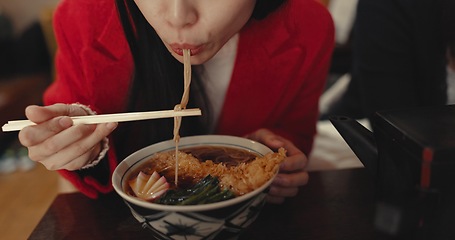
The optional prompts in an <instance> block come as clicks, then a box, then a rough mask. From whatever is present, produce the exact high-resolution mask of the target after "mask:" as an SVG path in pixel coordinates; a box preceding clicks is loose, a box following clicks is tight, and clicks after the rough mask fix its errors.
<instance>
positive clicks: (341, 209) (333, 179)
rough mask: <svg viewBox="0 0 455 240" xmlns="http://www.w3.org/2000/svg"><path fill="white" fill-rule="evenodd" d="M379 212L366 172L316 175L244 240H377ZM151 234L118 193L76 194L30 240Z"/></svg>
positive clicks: (269, 210) (58, 203)
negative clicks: (93, 196)
mask: <svg viewBox="0 0 455 240" xmlns="http://www.w3.org/2000/svg"><path fill="white" fill-rule="evenodd" d="M374 209H375V200H374V189H373V183H372V181H371V179H370V177H369V175H368V172H367V171H366V170H365V169H363V168H359V169H346V170H334V171H321V172H311V173H310V182H309V183H308V185H307V186H305V187H303V188H302V189H301V191H300V192H299V194H298V195H297V196H296V197H294V198H291V199H288V200H287V202H285V203H284V204H282V205H266V206H265V208H264V210H263V212H262V213H261V215H260V216H259V217H258V219H257V220H256V222H254V223H253V224H252V226H251V227H250V228H249V229H248V230H247V231H246V232H245V233H244V235H242V237H241V238H240V239H248V240H253V239H261V240H267V239H273V240H285V239H318V240H319V239H321V240H322V239H324V240H325V239H327V240H329V239H333V240H335V239H336V240H338V239H349V240H356V239H359V240H368V239H375V237H374V226H373V218H374ZM148 231H149V230H147V229H142V227H141V226H140V224H139V223H138V222H137V221H136V219H134V218H133V216H132V215H131V213H130V211H129V209H128V208H127V207H126V205H125V203H124V202H123V201H122V200H121V198H120V197H119V196H118V195H117V194H116V193H112V194H109V195H107V196H105V197H103V198H101V199H99V200H91V199H88V198H87V197H85V196H83V195H82V194H80V193H71V194H62V195H59V196H58V197H57V198H56V199H55V201H54V202H53V203H52V205H51V206H50V208H49V210H48V211H47V212H46V214H45V215H44V217H43V218H42V220H41V221H40V222H39V223H38V225H37V227H36V228H35V230H34V231H33V232H32V234H31V235H30V238H29V239H31V240H33V239H78V240H79V239H87V240H88V239H151V235H149V232H148Z"/></svg>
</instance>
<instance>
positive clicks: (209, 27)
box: [19, 0, 334, 203]
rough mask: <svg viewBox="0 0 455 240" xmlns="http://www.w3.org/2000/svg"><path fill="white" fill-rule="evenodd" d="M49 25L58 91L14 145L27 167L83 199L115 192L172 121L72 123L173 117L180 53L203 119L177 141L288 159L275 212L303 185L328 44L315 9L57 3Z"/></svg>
mask: <svg viewBox="0 0 455 240" xmlns="http://www.w3.org/2000/svg"><path fill="white" fill-rule="evenodd" d="M54 22H55V32H56V37H57V41H58V45H59V51H58V54H57V58H56V64H57V69H58V70H57V71H58V74H57V79H56V81H55V82H54V83H53V84H52V85H51V86H50V87H49V89H48V90H47V91H46V93H45V96H44V100H45V104H46V105H47V106H46V107H38V106H30V107H28V108H27V109H26V115H27V117H28V118H29V119H30V120H32V121H34V122H36V123H38V125H36V126H32V127H27V128H25V129H23V130H22V131H21V132H20V133H19V138H20V141H21V143H22V144H23V145H24V146H26V147H28V149H29V155H30V158H31V159H33V160H35V161H37V162H41V163H42V164H43V165H45V166H46V167H47V168H48V169H51V170H58V171H59V172H60V173H61V174H62V175H63V176H64V177H65V178H67V179H68V180H70V181H71V182H72V183H73V184H74V185H75V186H76V187H77V188H78V189H79V190H80V191H81V192H82V193H84V194H86V195H87V196H89V197H92V198H96V197H97V196H98V194H99V193H107V192H109V191H111V190H112V187H111V184H110V175H111V174H112V172H113V170H114V168H115V166H116V165H117V163H118V161H120V160H121V159H122V158H123V157H125V156H126V155H128V154H130V153H132V152H133V151H135V150H137V149H139V148H141V147H144V146H146V145H149V144H153V143H156V142H158V141H162V140H167V139H171V138H172V134H173V133H172V128H173V120H172V119H163V120H152V121H142V122H132V123H128V124H121V125H120V126H119V128H118V129H116V128H117V124H116V123H108V124H98V125H86V126H72V121H71V119H70V118H69V117H67V116H75V115H87V114H94V113H95V112H96V113H103V114H105V113H116V112H125V111H146V110H147V111H150V110H162V109H173V108H174V106H175V105H176V104H177V103H179V102H180V98H181V96H182V92H183V89H182V88H183V66H182V64H181V62H182V61H183V57H182V49H184V48H185V49H190V50H191V55H192V56H191V62H192V64H194V66H193V68H194V70H195V71H193V72H194V73H195V74H193V77H192V79H193V81H192V83H191V94H190V98H191V99H190V103H189V107H195V106H196V107H200V108H202V109H203V115H204V117H203V118H195V117H192V118H185V119H183V121H182V122H183V123H182V129H181V131H180V135H181V136H187V135H194V134H207V133H216V134H229V135H238V136H246V137H249V138H251V139H253V140H257V141H260V142H262V143H264V144H266V145H268V146H269V147H271V148H272V149H277V148H278V147H285V148H286V149H287V152H288V157H287V158H286V160H285V162H284V163H283V164H282V166H281V170H280V174H279V175H278V177H277V178H276V181H275V182H274V184H273V187H272V189H271V191H270V194H269V201H270V202H274V203H280V202H283V200H284V199H285V198H286V197H290V196H294V195H295V194H296V193H297V191H298V188H299V187H300V186H302V185H304V184H306V182H307V181H308V174H307V172H306V171H305V166H306V163H307V157H306V155H308V153H309V152H310V150H311V146H312V141H313V136H314V134H315V123H316V120H317V118H318V112H317V109H318V106H317V105H318V98H319V96H320V94H321V91H322V89H323V87H324V83H325V76H326V72H327V69H328V64H329V60H330V56H331V53H332V48H333V42H334V40H333V23H332V20H331V18H330V15H329V13H328V12H327V10H326V9H325V8H324V7H323V6H322V5H320V4H319V3H317V2H315V1H312V0H289V1H287V2H285V3H284V2H283V1H278V0H276V1H270V0H257V1H256V0H230V1H213V0H194V1H182V0H172V1H169V0H156V1H155V0H154V1H147V0H135V1H134V2H133V1H129V0H118V1H117V2H116V3H115V2H114V1H112V0H98V1H91V0H64V1H63V2H62V3H61V4H60V6H59V8H58V10H57V12H56V15H55V19H54ZM62 103H64V104H62ZM74 103H76V104H74ZM114 129H116V131H114ZM113 131H114V132H113ZM112 132H113V134H111V133H112ZM107 136H109V140H110V141H107V139H106V137H107ZM105 152H107V154H106V155H105V154H104V153H105Z"/></svg>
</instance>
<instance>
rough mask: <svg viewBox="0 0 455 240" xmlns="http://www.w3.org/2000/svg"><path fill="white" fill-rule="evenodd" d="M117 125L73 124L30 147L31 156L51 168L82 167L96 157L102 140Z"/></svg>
mask: <svg viewBox="0 0 455 240" xmlns="http://www.w3.org/2000/svg"><path fill="white" fill-rule="evenodd" d="M116 126H117V124H116V123H105V124H98V125H76V126H73V127H71V128H68V129H66V130H64V131H62V132H61V133H59V134H57V135H55V136H54V137H52V138H49V139H47V140H45V141H44V142H43V143H41V144H38V145H36V146H32V147H29V154H30V158H31V159H33V160H35V161H38V162H40V163H42V164H43V165H44V166H45V167H46V168H47V169H49V170H58V169H66V170H77V169H80V168H81V167H83V166H85V165H86V164H87V163H89V162H90V161H92V160H94V159H95V158H96V156H97V155H98V154H99V152H100V142H101V141H102V140H103V139H104V138H105V137H106V136H107V135H109V134H110V133H111V132H112V131H113V130H114V129H115V128H116Z"/></svg>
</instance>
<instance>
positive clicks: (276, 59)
mask: <svg viewBox="0 0 455 240" xmlns="http://www.w3.org/2000/svg"><path fill="white" fill-rule="evenodd" d="M267 24H268V23H265V24H262V23H261V25H262V26H264V25H267ZM270 24H272V23H270ZM275 24H280V23H275ZM248 28H249V29H247V31H242V32H241V33H240V39H239V46H238V49H237V51H238V52H237V59H236V63H235V66H234V72H233V75H232V79H231V83H230V85H229V88H228V91H227V93H226V98H225V103H224V107H223V110H222V113H221V116H220V118H219V123H218V128H217V132H219V133H230V134H236V135H243V134H246V133H247V131H249V129H251V128H253V127H254V126H258V125H259V126H264V127H266V126H267V124H268V122H270V121H271V120H272V118H273V117H276V116H278V115H279V114H280V113H279V112H280V111H282V110H283V107H280V104H283V103H282V102H281V101H280V100H281V98H282V97H283V96H284V95H286V94H283V92H286V91H287V90H288V88H290V87H292V86H288V84H289V83H290V81H288V79H292V78H293V75H294V74H296V73H297V69H295V68H296V67H297V65H296V64H295V62H296V61H298V60H297V58H302V57H303V56H304V50H303V49H302V48H300V47H297V45H296V44H295V43H294V44H292V39H291V38H290V34H289V32H287V31H286V28H285V27H281V26H273V25H272V26H270V27H268V29H278V30H279V31H278V30H275V32H273V33H270V32H269V31H268V29H263V28H261V27H255V23H254V22H253V23H252V24H251V25H249V26H248ZM252 70H253V71H252ZM264 95H266V96H267V97H264ZM264 99H270V100H269V101H264ZM271 99H273V101H272V100H271ZM253 112H254V114H251V113H253ZM228 116H229V117H228ZM239 123H242V124H239ZM233 131H237V132H234V133H233Z"/></svg>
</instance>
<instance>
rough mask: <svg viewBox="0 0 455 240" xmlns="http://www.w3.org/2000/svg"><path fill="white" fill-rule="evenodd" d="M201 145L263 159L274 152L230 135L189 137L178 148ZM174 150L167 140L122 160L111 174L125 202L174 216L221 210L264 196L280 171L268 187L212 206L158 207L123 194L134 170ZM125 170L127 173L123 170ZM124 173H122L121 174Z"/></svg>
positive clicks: (180, 142) (173, 146) (253, 142)
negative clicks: (226, 149)
mask: <svg viewBox="0 0 455 240" xmlns="http://www.w3.org/2000/svg"><path fill="white" fill-rule="evenodd" d="M199 145H215V146H216V145H223V146H226V145H228V146H231V147H235V148H241V149H246V150H249V151H252V152H255V153H257V154H260V155H265V154H267V153H270V152H273V151H272V150H271V149H270V148H269V147H267V146H265V145H264V144H262V143H260V142H257V141H254V140H251V139H247V138H242V137H237V136H230V135H197V136H188V137H182V138H180V141H179V148H182V149H183V148H186V147H190V146H199ZM172 149H175V143H174V140H172V139H171V140H166V141H162V142H159V143H155V144H152V145H149V146H147V147H144V148H142V149H139V150H137V151H136V152H134V153H132V154H130V155H129V156H127V157H126V158H125V159H123V160H122V161H121V162H120V163H119V164H118V166H117V167H116V168H115V170H114V172H113V174H112V185H113V187H114V190H115V191H116V192H117V194H119V195H120V196H121V197H122V198H123V199H124V200H126V201H127V202H129V203H132V204H134V205H137V206H140V207H143V208H147V209H153V210H158V211H172V212H197V211H208V210H214V209H219V208H223V207H228V206H231V205H234V204H237V203H240V202H243V201H246V200H248V199H250V198H253V197H255V196H256V195H258V194H260V193H261V192H263V191H264V190H265V189H266V188H267V187H268V186H269V185H270V184H271V183H272V181H273V180H274V178H275V177H276V175H277V173H278V171H277V172H276V173H275V174H274V175H273V177H272V178H271V179H269V180H268V181H267V182H266V183H264V184H263V185H262V186H261V187H259V188H257V189H255V190H253V191H251V192H249V193H247V194H244V195H242V196H239V197H236V198H233V199H229V200H225V201H221V202H216V203H209V204H201V205H184V206H176V205H163V204H158V203H151V202H147V201H144V200H140V199H139V198H136V197H133V196H130V195H128V194H126V193H125V192H124V191H123V186H124V181H125V180H126V177H127V176H128V175H129V173H131V171H132V169H136V168H137V167H138V166H139V165H141V164H140V163H141V162H143V161H145V160H147V159H149V158H150V157H151V156H152V155H153V154H154V153H157V152H163V151H169V150H172ZM124 169H125V170H124ZM121 171H122V172H121Z"/></svg>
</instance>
